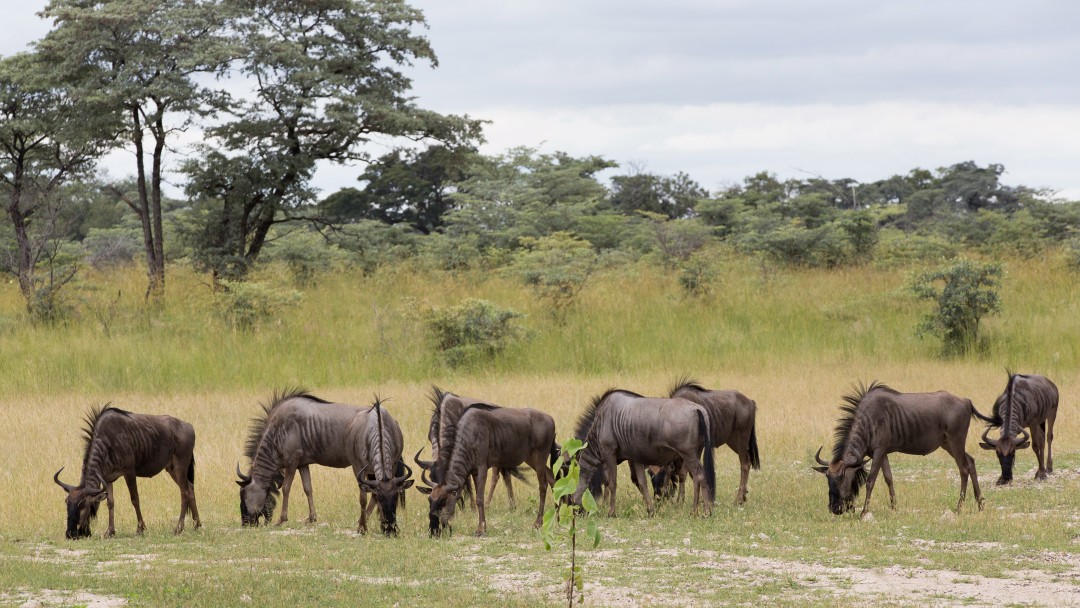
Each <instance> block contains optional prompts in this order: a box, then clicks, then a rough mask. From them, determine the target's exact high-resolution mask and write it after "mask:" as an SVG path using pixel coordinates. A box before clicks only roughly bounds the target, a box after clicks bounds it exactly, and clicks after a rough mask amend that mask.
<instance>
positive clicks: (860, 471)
mask: <svg viewBox="0 0 1080 608" xmlns="http://www.w3.org/2000/svg"><path fill="white" fill-rule="evenodd" d="M853 389H854V391H855V392H853V393H852V394H850V395H844V397H843V399H844V402H845V404H844V405H841V406H840V418H838V419H837V420H836V429H835V430H834V431H833V439H834V440H835V443H833V451H832V462H836V461H838V460H841V459H842V458H843V457H844V448H846V447H847V442H848V438H849V437H850V436H851V428H852V425H853V424H854V423H855V416H856V414H857V413H858V412H859V404H860V403H862V400H863V399H864V398H865V397H866V395H867V394H869V393H870V392H871V391H876V390H883V391H888V392H889V393H892V394H894V395H899V394H900V393H899V391H896V390H895V389H893V388H890V387H889V386H888V385H886V384H884V383H882V382H878V381H877V380H875V381H873V382H871V383H870V386H865V385H864V384H862V383H861V382H860V383H859V384H858V386H855V387H853ZM866 476H867V471H866V466H865V464H864V465H863V466H861V467H859V468H857V469H855V480H854V483H853V484H852V486H851V491H852V496H858V495H859V489H860V488H862V487H863V485H864V484H865V483H866Z"/></svg>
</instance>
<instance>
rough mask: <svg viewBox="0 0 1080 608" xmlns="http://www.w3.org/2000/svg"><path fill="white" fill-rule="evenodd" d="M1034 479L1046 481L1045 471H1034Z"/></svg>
mask: <svg viewBox="0 0 1080 608" xmlns="http://www.w3.org/2000/svg"><path fill="white" fill-rule="evenodd" d="M1035 479H1037V480H1038V481H1046V471H1039V472H1038V473H1035Z"/></svg>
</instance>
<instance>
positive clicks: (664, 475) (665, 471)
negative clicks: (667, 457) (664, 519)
mask: <svg viewBox="0 0 1080 608" xmlns="http://www.w3.org/2000/svg"><path fill="white" fill-rule="evenodd" d="M646 470H647V471H648V472H649V478H650V479H651V481H652V487H653V498H655V499H657V500H666V499H669V498H672V497H673V496H675V491H676V490H677V489H678V486H677V481H676V479H675V465H674V463H669V464H666V465H664V466H649V467H648V468H647V469H646Z"/></svg>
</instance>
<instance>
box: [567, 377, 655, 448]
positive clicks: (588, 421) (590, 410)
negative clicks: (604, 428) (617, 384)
mask: <svg viewBox="0 0 1080 608" xmlns="http://www.w3.org/2000/svg"><path fill="white" fill-rule="evenodd" d="M615 393H625V394H627V395H630V396H631V397H641V395H639V394H637V393H635V392H633V391H628V390H626V389H622V388H614V387H612V388H609V389H607V390H606V391H604V393H603V394H601V395H598V396H596V397H593V400H592V402H591V403H590V404H589V406H588V407H587V408H585V411H584V412H582V414H581V416H580V417H579V418H578V421H577V426H576V427H574V437H576V438H577V439H580V440H582V441H585V439H586V438H587V437H588V436H589V429H591V428H592V425H593V421H594V420H596V410H597V409H599V408H600V405H601V404H602V403H603V402H604V401H605V400H606V399H607V398H608V397H610V396H611V395H613V394H615Z"/></svg>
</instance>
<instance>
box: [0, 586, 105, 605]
mask: <svg viewBox="0 0 1080 608" xmlns="http://www.w3.org/2000/svg"><path fill="white" fill-rule="evenodd" d="M0 603H4V604H7V603H11V604H16V605H18V606H19V607H20V608H44V607H46V606H86V607H87V608H117V607H118V606H126V605H127V600H125V599H124V598H122V597H116V596H112V595H98V594H96V593H90V592H89V591H59V590H55V589H41V590H39V591H29V590H25V589H20V590H18V591H15V592H10V593H0Z"/></svg>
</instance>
